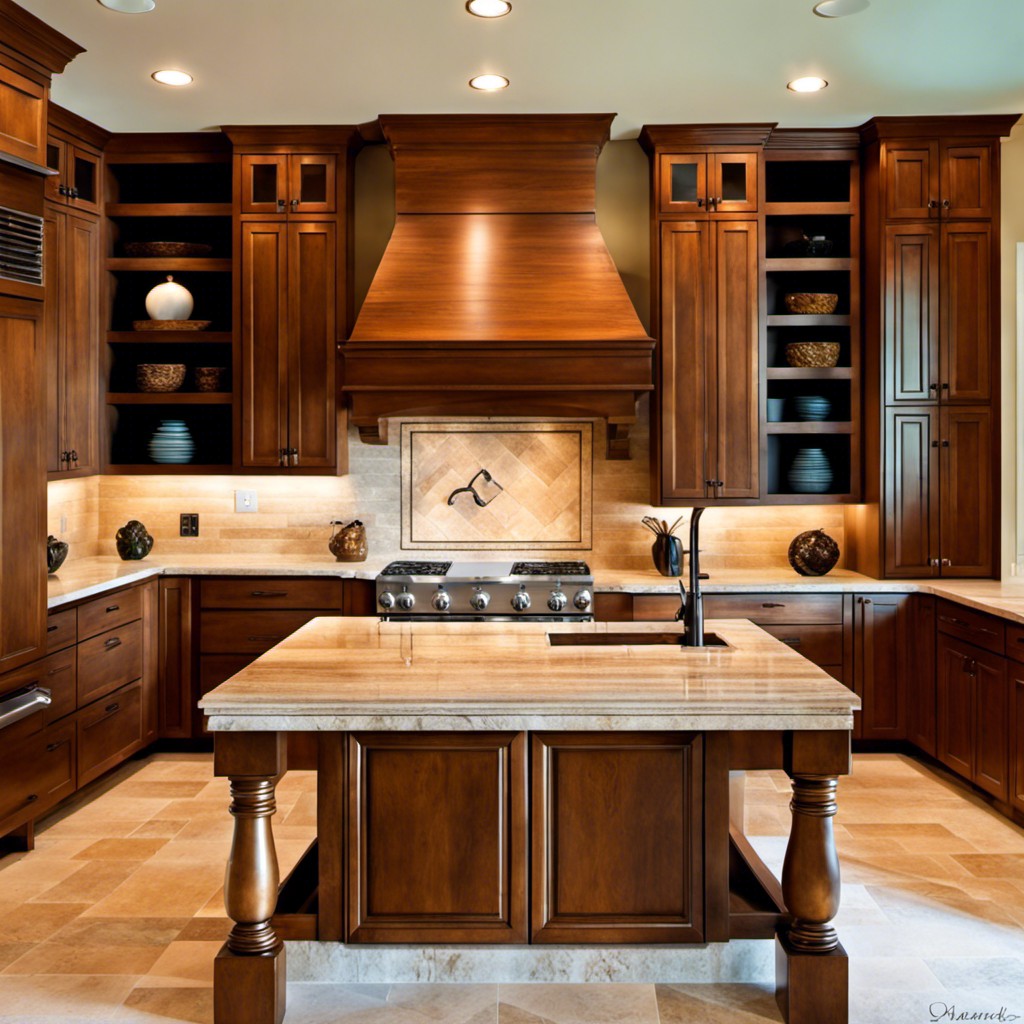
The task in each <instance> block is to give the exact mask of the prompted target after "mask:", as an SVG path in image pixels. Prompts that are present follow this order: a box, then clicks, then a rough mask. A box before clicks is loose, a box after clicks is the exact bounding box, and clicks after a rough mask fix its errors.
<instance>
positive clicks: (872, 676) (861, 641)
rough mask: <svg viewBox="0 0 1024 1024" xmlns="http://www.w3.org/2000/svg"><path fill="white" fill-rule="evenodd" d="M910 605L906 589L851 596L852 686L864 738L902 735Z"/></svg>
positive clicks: (895, 738) (905, 730) (905, 721)
mask: <svg viewBox="0 0 1024 1024" xmlns="http://www.w3.org/2000/svg"><path fill="white" fill-rule="evenodd" d="M909 605H910V595H909V594H871V595H870V596H867V595H863V594H861V595H856V596H855V598H854V614H855V618H854V650H853V666H854V678H855V680H856V682H855V686H854V689H855V691H856V692H857V693H858V694H860V696H861V699H862V700H863V701H864V706H863V708H862V709H861V713H860V715H861V722H862V732H861V735H862V736H863V738H864V739H866V740H883V739H885V740H888V739H892V740H902V739H906V735H907V715H906V690H907V679H906V675H907V671H906V669H907V648H908V645H909V644H910V642H911V637H910V630H909V622H908V618H909V616H908V609H909Z"/></svg>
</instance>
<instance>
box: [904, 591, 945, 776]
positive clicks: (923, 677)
mask: <svg viewBox="0 0 1024 1024" xmlns="http://www.w3.org/2000/svg"><path fill="white" fill-rule="evenodd" d="M935 607H936V601H935V598H934V597H932V596H931V595H929V594H917V595H915V596H914V597H913V599H912V600H911V602H910V639H909V644H910V649H911V650H912V652H913V656H912V657H910V658H908V664H907V739H908V740H910V742H911V743H913V744H914V746H916V747H920V749H921V750H923V751H924V752H925V753H926V754H931V756H932V757H935V749H936V716H937V714H938V710H937V707H936V672H937V666H936V662H935V644H936V631H935Z"/></svg>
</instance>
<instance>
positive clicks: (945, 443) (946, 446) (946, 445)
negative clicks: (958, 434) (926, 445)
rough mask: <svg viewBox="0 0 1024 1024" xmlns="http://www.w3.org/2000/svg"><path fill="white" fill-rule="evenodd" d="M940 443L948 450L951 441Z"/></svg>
mask: <svg viewBox="0 0 1024 1024" xmlns="http://www.w3.org/2000/svg"><path fill="white" fill-rule="evenodd" d="M939 443H940V445H941V447H943V448H948V447H949V441H941V442H939Z"/></svg>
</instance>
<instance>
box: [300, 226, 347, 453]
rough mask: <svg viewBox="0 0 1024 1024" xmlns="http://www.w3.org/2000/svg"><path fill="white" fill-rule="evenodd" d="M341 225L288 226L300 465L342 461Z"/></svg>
mask: <svg viewBox="0 0 1024 1024" xmlns="http://www.w3.org/2000/svg"><path fill="white" fill-rule="evenodd" d="M337 266H338V248H337V225H335V224H334V223H309V224H291V225H289V227H288V325H289V326H288V444H289V446H290V447H292V448H296V449H298V463H297V465H299V466H304V467H331V466H334V465H336V464H337V460H338V455H337V437H338V388H337V383H336V369H337V360H338V334H337V295H338V279H337Z"/></svg>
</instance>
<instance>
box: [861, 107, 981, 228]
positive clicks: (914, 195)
mask: <svg viewBox="0 0 1024 1024" xmlns="http://www.w3.org/2000/svg"><path fill="white" fill-rule="evenodd" d="M972 120H973V119H972ZM978 120H979V124H978V128H979V132H980V131H983V130H984V128H983V127H982V124H981V123H980V122H983V121H985V120H986V119H984V118H981V119H978ZM990 120H993V121H994V120H996V119H995V118H993V119H990ZM875 123H877V124H879V125H883V126H885V127H888V128H890V129H891V130H892V131H894V132H897V133H900V134H902V131H901V129H903V130H905V129H908V128H909V129H910V130H912V131H914V130H916V131H918V132H921V133H924V134H923V135H921V136H918V137H914V138H899V137H896V138H887V139H886V140H885V142H884V143H883V145H882V152H881V159H882V166H883V167H884V189H885V216H886V218H887V219H889V220H927V219H938V218H940V217H960V218H968V219H971V218H990V217H991V216H992V214H993V201H992V196H993V188H992V174H993V165H994V164H995V163H996V160H997V156H996V154H995V152H994V151H995V149H996V147H997V145H998V144H997V143H995V142H993V141H992V139H991V138H979V139H977V140H971V139H970V138H963V139H948V138H946V139H937V138H928V137H927V135H928V134H931V133H934V132H935V131H936V130H938V131H942V130H943V129H944V128H945V127H946V125H945V124H944V122H943V119H941V118H919V119H913V120H911V119H909V118H908V119H895V118H878V119H877V121H876V122H875ZM997 128H999V129H1000V131H1001V125H998V126H997ZM968 130H970V128H969V126H968Z"/></svg>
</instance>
